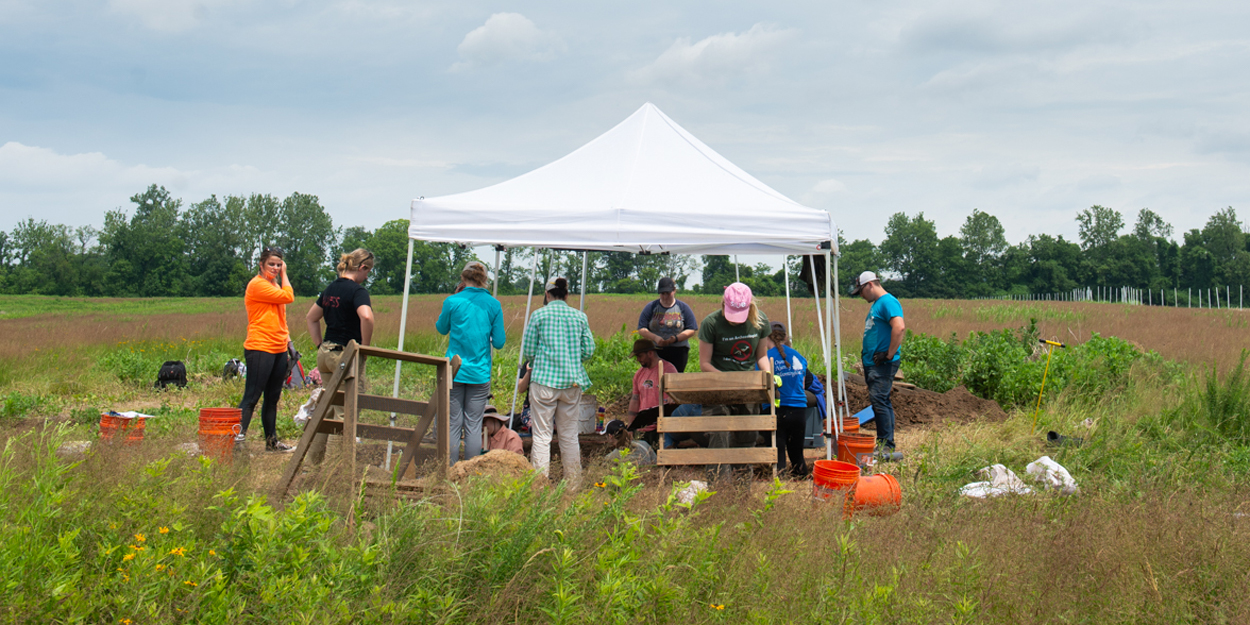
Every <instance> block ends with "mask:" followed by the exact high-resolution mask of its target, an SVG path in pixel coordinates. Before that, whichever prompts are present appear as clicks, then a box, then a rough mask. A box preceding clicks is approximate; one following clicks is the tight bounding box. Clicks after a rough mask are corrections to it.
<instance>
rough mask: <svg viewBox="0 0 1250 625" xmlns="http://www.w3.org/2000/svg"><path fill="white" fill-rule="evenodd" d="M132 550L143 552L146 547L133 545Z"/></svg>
mask: <svg viewBox="0 0 1250 625" xmlns="http://www.w3.org/2000/svg"><path fill="white" fill-rule="evenodd" d="M130 548H131V549H134V550H135V551H143V550H144V549H146V547H136V546H135V545H131V546H130Z"/></svg>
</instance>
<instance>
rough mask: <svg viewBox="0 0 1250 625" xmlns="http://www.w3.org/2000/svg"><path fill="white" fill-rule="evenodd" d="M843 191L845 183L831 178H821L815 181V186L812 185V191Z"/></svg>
mask: <svg viewBox="0 0 1250 625" xmlns="http://www.w3.org/2000/svg"><path fill="white" fill-rule="evenodd" d="M843 191H846V184H844V183H843V182H842V181H840V180H834V179H833V178H830V179H828V180H821V181H820V182H817V183H816V186H814V187H812V192H813V193H841V192H843Z"/></svg>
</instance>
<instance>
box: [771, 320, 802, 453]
mask: <svg viewBox="0 0 1250 625" xmlns="http://www.w3.org/2000/svg"><path fill="white" fill-rule="evenodd" d="M768 338H769V339H772V342H773V345H774V347H773V348H772V349H770V350H768V357H769V358H770V359H771V360H772V361H773V375H775V376H778V377H780V378H781V388H779V389H777V397H778V398H779V399H780V400H781V403H780V404H779V405H778V406H777V471H778V472H780V471H785V470H786V455H787V454H788V455H789V456H790V475H791V476H793V477H796V478H803V477H807V461H805V460H804V459H803V438H804V437H805V436H806V435H807V393H806V392H805V391H804V389H803V382H804V379H803V374H804V373H806V372H807V359H806V358H804V357H803V355H802V354H800V353H798V352H796V351H794V348H793V347H789V346H787V345H786V327H785V326H784V325H781V324H780V323H777V322H773V324H772V333H770V334H769V335H768Z"/></svg>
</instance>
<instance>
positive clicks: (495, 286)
mask: <svg viewBox="0 0 1250 625" xmlns="http://www.w3.org/2000/svg"><path fill="white" fill-rule="evenodd" d="M502 251H503V250H502V248H500V247H499V246H498V245H496V246H495V283H494V284H492V285H491V291H490V294H491V296H493V297H499V253H500V252H502Z"/></svg>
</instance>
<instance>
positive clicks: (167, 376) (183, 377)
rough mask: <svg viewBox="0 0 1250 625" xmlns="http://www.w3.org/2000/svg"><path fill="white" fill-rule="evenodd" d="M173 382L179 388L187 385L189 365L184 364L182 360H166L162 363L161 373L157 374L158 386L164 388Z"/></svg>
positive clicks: (156, 385)
mask: <svg viewBox="0 0 1250 625" xmlns="http://www.w3.org/2000/svg"><path fill="white" fill-rule="evenodd" d="M170 384H173V385H174V386H177V387H178V388H185V387H186V386H187V366H186V365H184V364H182V361H181V360H166V361H165V364H163V365H161V371H160V373H158V374H156V384H154V385H153V386H155V387H156V388H159V389H164V388H165V387H167V386H169V385H170Z"/></svg>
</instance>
